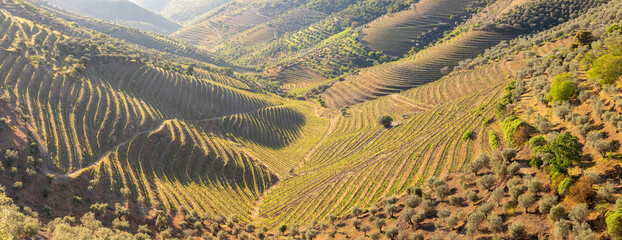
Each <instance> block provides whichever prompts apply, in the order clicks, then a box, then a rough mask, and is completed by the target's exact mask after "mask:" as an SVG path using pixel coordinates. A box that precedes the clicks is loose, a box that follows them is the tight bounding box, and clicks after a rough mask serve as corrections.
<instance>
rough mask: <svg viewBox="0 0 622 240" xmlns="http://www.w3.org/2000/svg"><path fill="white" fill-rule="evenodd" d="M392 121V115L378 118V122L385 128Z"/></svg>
mask: <svg viewBox="0 0 622 240" xmlns="http://www.w3.org/2000/svg"><path fill="white" fill-rule="evenodd" d="M392 123H393V117H391V116H388V115H384V116H381V117H379V118H378V124H380V125H382V126H384V127H385V128H389V127H390V126H391V124H392Z"/></svg>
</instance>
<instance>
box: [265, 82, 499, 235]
mask: <svg viewBox="0 0 622 240" xmlns="http://www.w3.org/2000/svg"><path fill="white" fill-rule="evenodd" d="M502 90H503V88H502V87H501V85H499V86H496V87H491V88H488V89H485V90H483V91H481V92H479V93H476V94H472V95H471V96H467V97H462V98H460V99H458V100H456V101H454V102H452V103H450V104H446V105H442V106H438V107H435V108H433V109H432V110H429V111H426V112H424V113H421V114H418V115H415V116H413V117H412V118H410V119H406V120H403V122H402V123H401V125H399V126H397V127H394V128H392V129H388V130H385V129H383V128H382V127H380V126H378V125H375V127H371V128H364V129H360V130H353V131H350V130H348V131H342V130H340V129H342V128H347V127H348V125H350V124H353V123H349V122H348V121H342V122H341V123H340V124H339V125H338V126H337V127H336V130H335V132H334V133H333V134H331V135H330V136H329V137H328V139H327V140H326V141H325V142H324V143H323V144H322V145H321V146H319V147H318V149H317V151H316V152H315V153H314V154H313V155H312V156H311V157H310V160H309V162H307V164H305V165H304V166H303V167H302V168H299V169H298V170H297V171H296V176H295V177H292V178H289V179H286V180H283V182H282V183H280V185H279V186H278V187H277V188H275V189H273V190H272V191H270V192H269V193H268V195H266V196H264V201H263V204H262V205H261V209H260V217H261V218H262V219H265V224H267V225H269V226H271V227H274V226H276V225H278V224H280V223H286V222H290V223H291V222H308V221H311V220H319V219H323V218H324V217H325V216H327V215H329V214H343V213H345V212H346V211H348V210H349V209H350V208H351V207H352V206H355V205H358V206H366V205H367V204H369V203H371V202H373V201H377V200H379V199H381V198H383V197H385V196H386V195H390V194H393V193H399V192H401V191H403V190H404V189H405V188H406V187H408V186H410V185H411V184H413V183H418V182H421V181H423V180H424V179H426V178H427V176H431V175H434V174H436V175H438V174H441V175H442V174H446V173H448V172H449V171H455V170H456V169H459V168H460V167H461V166H462V164H464V162H465V161H467V160H468V159H470V156H471V155H474V154H477V152H481V148H482V146H487V144H488V142H487V138H486V137H484V136H482V134H481V133H482V132H484V131H485V130H484V129H483V128H485V127H486V126H485V125H483V124H482V122H484V120H485V119H486V118H487V117H491V116H492V115H493V111H492V107H491V106H492V105H493V104H492V103H493V102H494V101H495V100H496V98H497V97H498V96H500V94H501V93H502ZM453 126H459V127H453ZM469 130H473V131H474V132H476V134H477V135H478V136H479V137H478V138H476V140H474V141H463V140H461V136H462V135H463V133H464V132H466V131H469Z"/></svg>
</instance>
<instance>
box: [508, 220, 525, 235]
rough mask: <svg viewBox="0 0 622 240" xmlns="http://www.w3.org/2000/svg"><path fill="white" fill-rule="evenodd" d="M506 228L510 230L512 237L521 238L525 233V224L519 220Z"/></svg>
mask: <svg viewBox="0 0 622 240" xmlns="http://www.w3.org/2000/svg"><path fill="white" fill-rule="evenodd" d="M508 229H509V230H510V236H511V237H512V238H514V239H522V238H524V237H525V236H526V235H527V232H526V230H525V226H523V224H522V223H520V222H514V223H512V225H510V227H508Z"/></svg>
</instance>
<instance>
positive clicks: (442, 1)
mask: <svg viewBox="0 0 622 240" xmlns="http://www.w3.org/2000/svg"><path fill="white" fill-rule="evenodd" d="M474 2H476V1H475V0H423V1H420V2H418V3H417V4H414V5H413V6H411V7H410V8H409V9H407V10H404V11H400V12H397V13H392V14H389V15H385V16H383V17H382V18H380V19H378V20H376V21H374V22H372V23H370V24H369V25H368V26H367V27H365V28H363V43H364V44H365V45H366V46H368V47H370V48H372V49H374V50H380V51H383V52H385V53H387V54H391V55H395V56H401V55H403V54H405V53H407V52H408V51H409V50H410V49H411V48H412V47H413V46H415V45H416V44H417V45H419V46H416V47H418V48H421V47H424V46H421V45H423V44H425V43H424V42H425V41H424V40H426V36H425V35H426V34H428V35H431V33H433V32H438V31H444V30H447V28H448V27H449V25H450V24H453V22H454V21H458V16H461V15H463V14H464V12H465V11H466V10H467V8H468V7H469V6H470V5H472V4H473V3H474ZM452 16H453V17H452ZM450 18H452V19H450ZM454 18H455V19H454ZM417 40H418V41H417Z"/></svg>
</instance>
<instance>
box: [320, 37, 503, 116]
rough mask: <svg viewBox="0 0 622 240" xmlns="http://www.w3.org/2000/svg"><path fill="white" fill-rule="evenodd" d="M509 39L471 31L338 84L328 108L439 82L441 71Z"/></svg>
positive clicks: (331, 91)
mask: <svg viewBox="0 0 622 240" xmlns="http://www.w3.org/2000/svg"><path fill="white" fill-rule="evenodd" d="M506 39H509V36H506V35H504V34H501V33H494V32H486V31H470V32H467V33H464V34H462V35H460V36H459V37H456V38H453V39H452V40H450V41H447V42H444V43H442V44H440V45H435V46H434V47H431V48H429V49H426V50H423V51H421V52H419V53H417V54H415V55H414V56H412V57H409V58H407V59H403V60H400V61H396V62H392V63H387V64H382V65H379V66H374V67H370V68H366V69H362V70H361V71H360V72H359V73H358V74H356V75H351V76H348V77H346V79H345V81H343V82H337V83H335V84H334V85H333V86H332V87H331V88H329V89H328V90H327V91H326V92H325V93H324V95H323V96H324V99H325V101H326V103H327V104H328V105H329V106H333V107H340V106H345V105H351V104H354V103H357V102H361V101H365V100H371V99H375V98H377V97H378V96H383V95H387V94H390V93H395V92H399V91H401V90H406V89H410V88H412V87H415V86H419V85H423V84H425V83H428V82H431V81H435V80H437V79H439V78H440V77H441V76H442V73H441V69H442V68H444V67H447V68H448V69H452V68H453V67H454V66H456V65H457V63H458V61H460V60H463V59H467V58H473V57H475V56H477V54H478V53H481V52H483V51H484V49H486V48H489V47H491V46H493V45H496V44H497V43H499V42H501V41H502V40H506Z"/></svg>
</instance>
